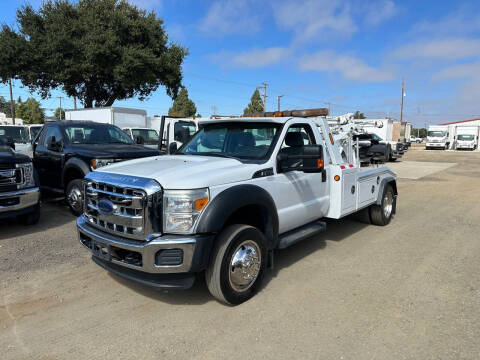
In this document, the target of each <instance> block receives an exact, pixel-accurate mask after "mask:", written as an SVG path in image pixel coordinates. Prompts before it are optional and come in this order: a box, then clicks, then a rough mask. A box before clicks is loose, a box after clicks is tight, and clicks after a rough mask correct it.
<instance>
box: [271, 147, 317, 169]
mask: <svg viewBox="0 0 480 360" xmlns="http://www.w3.org/2000/svg"><path fill="white" fill-rule="evenodd" d="M277 164H278V167H279V169H280V170H281V171H282V172H286V171H293V170H298V171H303V172H305V173H320V172H323V170H324V163H323V147H322V145H304V146H303V153H302V154H300V155H289V154H278V156H277Z"/></svg>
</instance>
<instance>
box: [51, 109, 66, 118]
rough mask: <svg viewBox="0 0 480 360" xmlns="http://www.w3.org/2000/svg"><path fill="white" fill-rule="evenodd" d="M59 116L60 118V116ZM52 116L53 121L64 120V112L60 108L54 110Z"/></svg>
mask: <svg viewBox="0 0 480 360" xmlns="http://www.w3.org/2000/svg"><path fill="white" fill-rule="evenodd" d="M60 111H61V113H60ZM60 114H61V116H60ZM53 116H54V117H55V119H57V120H65V110H63V109H60V108H56V109H55V113H54V114H53Z"/></svg>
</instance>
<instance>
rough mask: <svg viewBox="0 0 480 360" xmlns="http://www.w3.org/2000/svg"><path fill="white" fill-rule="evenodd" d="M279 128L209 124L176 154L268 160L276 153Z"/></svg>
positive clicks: (271, 124) (252, 124) (277, 126)
mask: <svg viewBox="0 0 480 360" xmlns="http://www.w3.org/2000/svg"><path fill="white" fill-rule="evenodd" d="M280 128H281V125H280V124H274V123H252V122H248V123H247V122H234V123H220V124H207V125H205V126H204V127H203V128H202V129H201V130H199V131H198V132H197V133H196V134H195V135H194V136H193V137H192V138H191V139H190V140H189V141H188V142H187V143H185V144H184V145H183V146H182V147H181V148H180V149H179V150H178V151H177V152H176V154H185V155H203V156H218V157H229V158H236V159H239V160H240V159H242V160H265V159H267V158H268V155H269V154H270V153H271V151H272V150H273V147H274V144H275V143H276V141H277V138H278V135H279V133H280V132H279V129H280Z"/></svg>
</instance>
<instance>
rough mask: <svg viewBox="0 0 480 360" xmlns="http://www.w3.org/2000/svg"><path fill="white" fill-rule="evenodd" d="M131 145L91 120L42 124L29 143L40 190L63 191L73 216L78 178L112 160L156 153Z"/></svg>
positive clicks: (114, 130)
mask: <svg viewBox="0 0 480 360" xmlns="http://www.w3.org/2000/svg"><path fill="white" fill-rule="evenodd" d="M158 154H159V151H157V150H153V149H147V148H145V147H144V146H142V145H138V144H135V143H134V142H133V140H132V139H130V137H128V136H127V134H125V133H124V132H123V131H122V130H120V129H119V128H118V127H116V126H114V125H110V124H99V123H95V122H91V121H57V122H51V123H48V124H45V125H44V127H43V129H42V131H41V132H40V134H39V136H38V137H37V138H36V141H35V142H34V144H33V162H34V165H35V168H36V169H37V171H38V174H39V177H40V185H41V188H42V189H46V190H50V191H54V192H60V193H64V194H65V198H66V200H67V203H68V205H69V206H70V209H71V210H72V212H73V213H74V214H76V215H78V214H80V213H81V211H82V210H83V203H82V179H83V177H84V176H85V175H86V174H88V173H89V172H90V171H93V170H96V169H99V168H101V167H102V166H106V165H108V164H111V163H114V162H120V161H124V160H127V159H137V158H142V157H148V156H154V155H158Z"/></svg>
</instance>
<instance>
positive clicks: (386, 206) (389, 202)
mask: <svg viewBox="0 0 480 360" xmlns="http://www.w3.org/2000/svg"><path fill="white" fill-rule="evenodd" d="M392 210H393V195H392V193H391V192H387V193H386V194H385V200H384V201H383V214H384V215H385V217H386V218H389V217H390V215H391V214H392Z"/></svg>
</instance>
